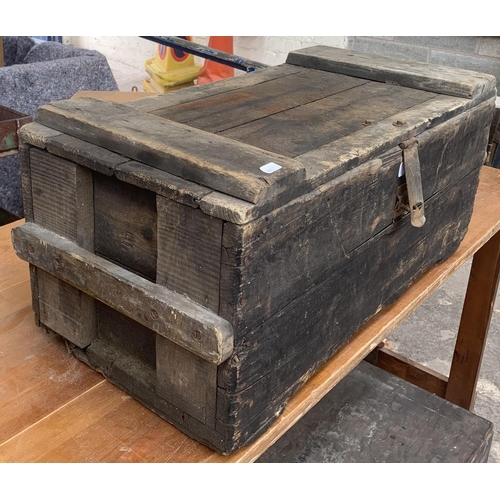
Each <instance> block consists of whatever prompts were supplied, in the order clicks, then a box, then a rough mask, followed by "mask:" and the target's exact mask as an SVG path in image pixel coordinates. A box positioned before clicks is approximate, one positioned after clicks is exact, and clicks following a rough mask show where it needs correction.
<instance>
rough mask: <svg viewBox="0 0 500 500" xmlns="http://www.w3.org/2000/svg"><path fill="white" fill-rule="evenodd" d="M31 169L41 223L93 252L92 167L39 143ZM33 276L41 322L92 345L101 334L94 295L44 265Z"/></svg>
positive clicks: (36, 219) (83, 344) (37, 218)
mask: <svg viewBox="0 0 500 500" xmlns="http://www.w3.org/2000/svg"><path fill="white" fill-rule="evenodd" d="M30 170H31V186H32V193H33V220H34V222H35V224H38V225H40V226H42V227H44V228H46V229H49V230H51V231H54V232H55V233H57V234H59V235H61V236H64V237H65V238H68V239H69V240H71V241H74V242H76V243H77V244H78V245H79V246H80V247H82V248H84V249H86V250H91V251H93V249H94V223H93V222H94V203H93V184H92V172H91V171H90V170H88V169H86V168H83V167H81V166H79V165H76V164H75V163H73V162H70V161H68V160H65V159H61V158H58V157H57V156H54V155H52V154H49V153H47V152H45V151H40V150H39V149H36V148H31V150H30ZM32 276H33V279H34V280H36V281H37V285H36V286H35V287H34V288H33V290H34V291H35V292H37V293H38V302H39V310H40V322H41V323H42V324H43V325H45V326H46V327H48V328H50V329H51V330H53V331H55V332H57V333H59V334H60V335H62V336H63V337H65V338H67V339H68V340H70V341H71V342H73V343H74V344H76V345H78V346H79V347H86V346H87V345H88V344H89V343H90V342H92V340H93V339H94V338H95V335H96V328H95V302H94V299H92V298H91V297H89V296H88V295H86V294H84V293H83V292H81V291H80V290H77V289H75V288H73V287H71V286H69V285H67V284H66V283H64V282H63V281H60V280H59V279H57V278H55V277H54V276H51V275H50V274H48V273H44V272H43V271H41V270H39V269H37V270H36V273H33V272H32ZM34 302H36V301H34Z"/></svg>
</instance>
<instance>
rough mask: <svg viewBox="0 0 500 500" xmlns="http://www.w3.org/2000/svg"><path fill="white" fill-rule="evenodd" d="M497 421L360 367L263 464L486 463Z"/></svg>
mask: <svg viewBox="0 0 500 500" xmlns="http://www.w3.org/2000/svg"><path fill="white" fill-rule="evenodd" d="M492 438H493V424H492V423H491V422H488V421H487V420H485V419H484V418H481V417H478V416H477V415H474V414H472V413H469V412H467V411H465V410H463V409H462V408H458V407H456V406H454V405H452V404H449V403H448V402H447V401H445V400H443V399H441V398H438V397H436V396H433V395H432V394H429V393H428V392H426V391H423V390H421V389H419V388H418V387H415V386H412V385H410V384H408V383H407V382H405V381H404V380H401V379H400V378H398V377H395V376H393V375H390V374H388V373H385V372H384V371H382V370H380V369H378V368H376V367H374V366H371V365H369V364H368V363H365V362H362V363H361V364H360V365H359V366H358V367H357V368H355V369H354V370H353V371H352V372H351V373H349V375H347V377H345V378H344V379H343V380H342V381H341V382H340V383H339V384H338V385H337V386H336V387H335V388H334V389H333V390H332V391H331V392H330V393H328V394H327V395H326V396H325V397H324V398H323V399H322V400H321V401H320V402H319V403H318V404H317V405H316V406H315V407H314V408H313V409H312V410H311V411H310V412H309V413H308V414H307V415H305V416H304V417H303V418H302V419H301V420H300V422H298V423H297V424H296V425H295V426H294V427H293V428H292V429H291V430H290V431H288V433H287V434H285V436H284V437H283V438H282V439H281V440H279V441H278V442H277V443H276V444H275V445H274V446H271V448H270V449H269V450H268V451H267V452H265V453H264V454H263V455H262V456H261V457H260V458H259V459H258V460H257V462H259V463H272V462H281V463H291V462H301V463H321V462H323V463H326V462H328V463H375V462H379V463H380V462H381V463H485V462H487V460H488V454H489V450H490V447H491V442H492Z"/></svg>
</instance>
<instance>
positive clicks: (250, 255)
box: [221, 103, 491, 337]
mask: <svg viewBox="0 0 500 500" xmlns="http://www.w3.org/2000/svg"><path fill="white" fill-rule="evenodd" d="M490 112H491V108H490V104H489V103H485V104H484V105H483V106H479V107H478V108H476V109H474V110H471V111H468V112H466V113H464V115H463V116H461V117H456V118H454V119H451V120H449V121H448V122H446V123H444V124H441V125H439V126H437V127H435V129H433V131H432V133H430V132H429V133H425V134H421V135H419V136H417V139H418V142H419V144H418V154H419V158H420V167H421V175H422V184H423V186H424V190H423V192H424V197H425V199H426V200H428V199H429V198H431V197H432V196H433V195H434V194H435V193H439V192H440V191H441V190H443V189H445V187H449V186H452V185H453V184H455V183H456V181H457V180H459V179H462V178H463V177H464V176H466V175H467V174H468V173H470V172H471V171H472V170H475V169H477V168H478V165H481V162H482V160H483V155H484V150H485V148H486V142H485V140H486V130H487V127H488V119H489V117H490ZM402 160H403V155H402V151H401V149H400V148H399V147H397V148H395V149H394V150H389V151H387V152H386V154H385V155H384V156H382V157H380V158H378V159H374V160H372V161H371V162H367V163H366V164H363V165H360V166H359V167H357V168H353V169H351V170H350V171H348V172H346V173H345V174H343V175H341V176H339V177H337V178H336V179H334V180H332V181H330V182H328V183H325V184H323V185H322V186H320V187H318V188H317V189H315V190H313V191H311V192H310V193H307V194H306V195H303V196H301V197H298V198H296V199H295V200H293V201H292V202H290V203H289V204H287V205H285V206H284V207H281V208H279V209H277V210H275V211H273V212H271V213H270V214H268V215H267V216H264V217H261V218H259V219H257V220H255V221H252V222H250V223H248V224H245V225H234V224H230V223H226V224H225V225H224V233H223V247H224V253H223V260H222V263H223V265H222V271H221V315H222V316H223V317H225V318H226V319H228V320H229V321H231V322H233V324H234V325H235V326H236V328H235V332H236V333H235V335H236V336H237V337H239V336H242V335H244V334H245V333H246V332H247V331H249V330H251V329H252V328H254V327H255V326H256V325H258V324H259V323H261V322H262V321H265V320H266V319H267V318H269V317H271V316H272V315H274V314H276V313H278V311H280V309H282V308H283V307H284V306H285V305H286V304H288V303H290V301H291V300H293V299H295V298H296V297H299V296H300V295H302V294H303V293H305V292H306V291H307V290H308V289H310V288H311V287H312V286H314V285H317V284H319V283H321V282H322V281H324V280H325V279H326V278H327V277H328V276H330V275H332V274H333V273H335V272H336V267H337V266H338V263H340V262H342V261H343V260H344V259H345V258H346V256H347V255H349V254H350V253H351V252H353V251H354V250H355V249H356V248H357V247H359V246H360V245H362V244H363V243H365V242H367V241H369V240H370V238H373V237H374V236H375V235H377V234H378V233H380V232H381V231H382V230H385V229H387V228H388V227H389V226H391V225H393V219H394V216H395V212H394V203H395V201H396V194H397V190H398V186H399V182H400V180H399V179H398V171H399V165H400V163H401V162H402ZM451 162H453V167H452V166H451ZM450 234H451V233H450Z"/></svg>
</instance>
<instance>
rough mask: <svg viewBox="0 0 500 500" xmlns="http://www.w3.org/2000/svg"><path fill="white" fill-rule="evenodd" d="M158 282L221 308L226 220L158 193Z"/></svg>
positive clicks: (217, 308)
mask: <svg viewBox="0 0 500 500" xmlns="http://www.w3.org/2000/svg"><path fill="white" fill-rule="evenodd" d="M157 212H158V264H157V268H158V270H157V275H156V283H157V284H159V285H164V286H166V287H167V288H168V289H170V290H174V291H175V292H177V293H180V294H185V295H187V296H188V297H189V298H191V299H193V300H194V301H196V302H198V303H199V304H201V305H202V306H204V307H207V308H208V309H210V310H211V311H214V312H216V313H218V312H219V281H220V267H221V251H222V243H221V241H222V221H221V220H220V219H216V218H214V217H210V216H208V215H206V214H204V213H203V212H202V211H201V210H197V209H195V208H191V207H188V206H186V205H181V204H180V203H176V202H175V201H171V200H168V199H166V198H163V197H161V196H158V197H157Z"/></svg>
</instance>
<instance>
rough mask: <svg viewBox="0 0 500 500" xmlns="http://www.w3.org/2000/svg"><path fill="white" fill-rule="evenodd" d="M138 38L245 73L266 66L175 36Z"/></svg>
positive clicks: (265, 66)
mask: <svg viewBox="0 0 500 500" xmlns="http://www.w3.org/2000/svg"><path fill="white" fill-rule="evenodd" d="M140 38H144V39H145V40H149V41H151V42H155V43H159V44H161V45H166V46H167V47H172V48H174V49H179V50H182V51H183V52H187V53H188V54H193V55H195V56H199V57H203V58H204V59H209V60H211V61H215V62H218V63H221V64H225V65H226V66H231V67H232V68H235V69H239V70H242V71H246V72H247V73H250V72H251V71H255V70H257V69H264V68H267V67H268V66H267V65H266V64H262V63H260V62H257V61H252V60H250V59H246V58H244V57H240V56H235V55H233V54H228V53H227V52H222V51H221V50H216V49H212V48H211V47H207V46H205V45H201V44H199V43H194V42H190V41H188V40H184V39H183V38H179V37H177V36H141V37H140Z"/></svg>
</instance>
